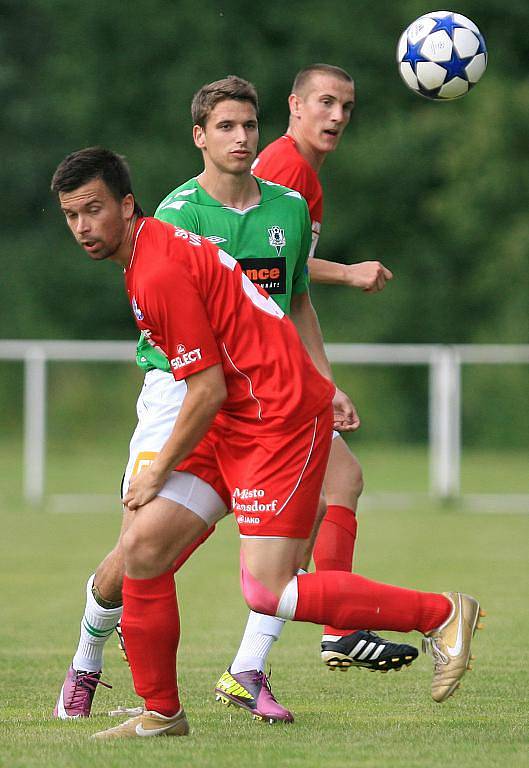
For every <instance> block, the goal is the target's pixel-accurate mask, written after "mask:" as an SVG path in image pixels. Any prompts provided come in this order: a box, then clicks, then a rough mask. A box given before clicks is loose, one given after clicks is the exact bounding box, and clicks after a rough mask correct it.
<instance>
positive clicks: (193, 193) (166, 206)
mask: <svg viewBox="0 0 529 768" xmlns="http://www.w3.org/2000/svg"><path fill="white" fill-rule="evenodd" d="M198 193H199V187H198V184H197V180H196V179H195V178H192V179H189V180H188V181H186V182H184V183H183V184H180V186H178V187H176V189H173V190H172V192H169V194H168V195H166V196H165V197H164V199H163V200H162V201H161V203H160V204H159V206H158V208H157V209H156V211H155V214H154V215H155V217H156V218H158V217H159V216H160V214H161V213H162V211H181V210H182V209H183V208H185V207H186V206H187V205H188V204H189V203H192V202H193V201H196V200H197V198H198Z"/></svg>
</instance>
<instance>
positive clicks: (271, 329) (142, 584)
mask: <svg viewBox="0 0 529 768" xmlns="http://www.w3.org/2000/svg"><path fill="white" fill-rule="evenodd" d="M52 189H53V190H54V191H56V192H57V194H58V197H59V201H60V205H61V209H62V211H63V212H64V215H65V218H66V221H67V224H68V226H69V228H70V230H71V232H72V234H73V235H74V237H75V239H76V241H77V242H78V243H79V244H80V245H81V247H82V248H83V249H84V251H85V252H86V253H87V254H88V256H89V257H90V258H91V259H93V260H95V261H102V260H105V259H111V260H112V261H115V262H116V263H117V264H119V265H121V266H122V267H123V268H124V272H125V282H126V286H127V292H128V295H129V299H130V303H131V306H132V310H133V313H134V317H135V320H136V324H137V326H138V328H140V329H141V330H142V331H144V332H147V333H148V334H149V335H150V338H152V341H153V343H155V344H156V345H158V346H159V347H160V349H162V350H163V351H164V353H165V354H166V355H167V358H168V359H169V360H170V361H171V368H172V373H173V376H174V378H175V380H177V381H178V380H185V382H186V385H187V392H186V395H185V397H184V400H183V403H182V407H181V410H180V412H179V415H178V417H177V419H176V422H175V424H174V428H173V431H172V432H171V434H170V436H169V438H168V440H167V442H166V443H165V445H164V446H163V448H162V449H161V451H160V452H159V453H158V455H157V456H156V458H155V459H154V460H153V461H152V463H151V464H150V465H149V466H148V467H146V468H145V469H144V470H143V471H141V472H140V473H139V474H138V475H136V476H135V477H134V478H132V480H131V482H130V484H129V489H128V492H127V494H126V495H125V497H124V504H125V505H127V506H128V508H129V509H130V510H132V511H134V512H135V514H134V516H133V519H132V521H131V523H130V525H129V527H128V529H127V530H126V531H125V533H124V535H123V538H122V547H123V552H124V557H125V577H124V583H123V602H124V612H123V632H124V636H125V640H126V644H127V650H128V655H129V661H130V665H131V670H132V675H133V679H134V684H135V688H136V691H137V693H138V694H139V695H140V696H142V697H143V698H144V700H145V709H144V711H143V712H142V713H141V714H139V715H137V716H135V717H133V718H130V719H129V720H127V721H126V722H124V723H122V724H121V725H119V726H117V727H115V728H111V729H108V730H106V731H102V732H99V733H98V734H95V735H96V736H97V737H98V738H124V737H135V738H138V737H139V738H141V737H152V736H163V735H167V736H171V735H172V736H183V735H186V734H187V733H188V731H189V726H188V723H187V719H186V716H185V713H184V710H183V708H182V706H181V703H180V699H179V693H178V686H177V681H176V671H175V656H176V649H177V646H178V640H179V624H178V610H177V606H176V597H175V586H174V575H173V568H172V564H173V562H174V561H175V560H176V559H177V558H178V557H179V556H180V555H181V554H182V552H183V551H184V550H185V548H186V547H187V546H188V545H189V544H190V543H191V542H192V541H194V540H195V539H196V538H197V537H198V536H199V535H201V534H202V533H203V532H204V527H205V523H204V521H203V520H202V519H201V518H200V517H199V516H198V515H196V514H194V513H193V512H191V511H190V510H188V509H186V508H185V507H183V506H182V505H180V504H177V503H175V502H173V501H171V500H169V499H167V498H164V497H161V496H159V495H158V491H159V490H160V489H161V488H162V487H163V485H164V483H165V482H166V481H167V479H168V478H169V477H170V476H171V475H172V474H173V473H174V470H175V468H177V469H178V470H179V471H188V472H192V473H193V474H195V475H196V476H198V477H202V478H203V479H206V480H207V481H208V482H213V480H214V477H213V475H214V476H215V478H216V479H217V485H216V487H217V488H218V490H219V493H220V494H221V495H222V497H223V498H224V499H225V500H228V499H230V498H231V500H232V505H233V507H234V509H235V511H236V514H237V522H238V525H239V530H240V535H241V587H242V591H243V594H244V597H245V599H246V602H247V603H248V605H249V606H250V608H252V609H253V610H257V611H261V612H263V613H266V614H269V615H275V616H279V617H281V618H283V619H290V620H294V621H311V622H315V623H318V624H323V623H332V624H333V625H334V626H337V627H344V626H350V625H351V624H356V625H357V626H370V627H373V628H374V629H394V630H397V631H404V632H407V631H410V630H412V629H416V630H419V631H421V632H423V634H425V635H426V638H427V642H428V644H429V645H430V647H431V649H432V651H433V654H434V658H435V660H436V661H435V668H434V678H433V683H432V696H433V697H434V699H435V700H436V701H444V700H445V699H446V698H448V696H450V695H451V694H452V693H453V691H454V690H455V689H456V688H457V686H458V685H459V682H460V679H461V677H462V676H463V674H464V672H465V671H466V669H467V665H468V663H469V659H470V644H471V639H472V636H473V634H474V631H475V629H476V627H477V624H478V619H479V615H480V607H479V603H478V602H477V601H476V600H475V599H474V598H471V597H469V596H467V595H463V594H461V593H457V592H449V593H444V594H436V593H427V592H419V591H417V590H410V589H402V588H399V587H394V586H389V585H385V584H381V583H378V582H374V581H370V580H368V579H364V578H363V577H361V576H357V575H355V574H352V573H345V572H343V571H320V572H316V573H313V574H307V573H303V574H298V568H299V565H300V563H301V562H302V561H303V558H304V556H305V552H306V547H307V540H308V538H309V536H310V533H311V530H312V527H313V524H314V520H315V516H316V509H317V505H318V498H319V493H320V487H321V483H322V481H323V476H324V473H325V468H326V465H327V459H328V453H329V448H330V440H331V436H330V428H331V425H332V424H333V421H334V420H335V418H334V417H333V410H332V408H331V399H332V397H333V394H334V387H333V386H332V384H331V383H330V382H329V381H328V380H327V379H325V378H324V377H323V376H321V374H319V373H318V371H317V370H316V368H315V367H314V366H313V364H312V362H311V360H310V358H309V357H308V354H307V352H306V351H305V349H304V348H303V345H302V343H301V341H300V339H299V337H298V335H297V332H296V330H295V328H294V326H293V324H292V323H291V321H290V320H289V319H288V318H287V317H286V316H285V315H284V313H283V311H282V310H281V309H280V308H279V307H278V305H277V304H276V303H275V302H274V300H273V299H272V298H271V297H270V296H268V295H267V294H266V293H265V292H264V291H262V290H261V289H260V288H259V287H257V286H254V285H253V283H251V281H250V280H249V279H248V278H247V277H246V275H244V274H243V272H242V270H241V268H240V265H238V264H237V262H236V261H235V259H233V258H232V257H231V256H229V255H228V254H226V253H224V252H223V251H221V250H219V249H218V248H217V247H216V246H214V245H213V244H211V243H208V242H207V241H206V240H205V239H203V238H201V237H200V236H198V235H195V234H191V233H189V232H186V231H185V230H181V229H178V228H175V227H173V226H171V225H169V224H166V223H164V222H160V221H157V220H155V219H150V218H145V217H143V216H142V215H141V211H140V209H139V208H138V206H137V204H136V203H135V199H134V196H133V193H132V189H131V185H130V178H129V175H128V170H127V168H126V166H125V164H124V162H123V160H122V158H120V157H119V156H117V155H115V154H114V153H112V152H109V151H108V150H104V149H100V148H91V149H87V150H81V151H79V152H76V153H73V154H72V155H69V156H68V157H66V158H65V159H64V160H63V162H62V163H61V164H60V165H59V167H58V168H57V170H56V172H55V174H54V177H53V181H52ZM285 459H286V460H285ZM176 474H178V471H177V472H176ZM219 479H220V482H219Z"/></svg>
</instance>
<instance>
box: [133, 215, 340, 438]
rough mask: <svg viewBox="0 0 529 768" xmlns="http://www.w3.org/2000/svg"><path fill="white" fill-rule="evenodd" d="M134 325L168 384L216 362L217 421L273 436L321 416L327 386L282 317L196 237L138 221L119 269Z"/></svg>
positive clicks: (230, 261)
mask: <svg viewBox="0 0 529 768" xmlns="http://www.w3.org/2000/svg"><path fill="white" fill-rule="evenodd" d="M125 281H126V286H127V292H128V295H129V301H130V303H131V305H132V310H133V313H134V316H135V319H136V324H137V326H138V328H139V329H140V330H141V331H143V334H144V336H145V338H147V339H148V340H149V342H150V343H151V344H153V345H155V346H158V347H160V348H161V349H162V351H163V352H164V354H165V355H166V356H167V358H168V360H169V361H170V364H171V370H172V372H173V375H174V377H175V379H176V380H182V379H185V378H186V377H187V376H190V375H192V374H193V373H197V372H198V371H201V370H204V369H206V368H209V367H211V366H212V365H216V364H221V365H222V369H223V372H224V377H225V379H226V387H227V392H228V395H227V399H226V401H225V402H224V404H223V406H222V408H221V410H220V412H219V415H218V417H217V420H218V423H220V424H224V425H229V426H230V428H231V429H233V430H235V431H238V432H245V433H251V434H255V433H256V432H255V431H256V428H259V429H262V428H264V429H267V430H269V431H278V430H281V429H284V428H285V425H288V426H289V428H290V427H293V426H295V425H298V424H301V423H303V422H306V421H308V420H309V419H311V418H313V417H314V416H316V415H317V414H319V413H320V412H321V411H322V410H323V409H324V408H325V407H326V406H327V405H328V403H329V402H330V400H331V399H332V397H333V395H334V390H335V388H334V385H333V384H332V383H331V382H330V381H329V380H328V379H326V378H324V377H323V376H321V374H320V373H319V372H318V371H317V370H316V368H315V367H314V365H313V363H312V361H311V360H310V358H309V356H308V354H307V352H306V351H305V348H304V346H303V344H302V342H301V341H300V338H299V336H298V333H297V331H296V328H295V326H294V325H293V323H292V322H291V320H290V319H289V318H288V317H287V316H286V315H285V314H284V313H283V310H282V309H280V307H279V306H278V305H277V304H276V303H275V301H274V300H273V299H272V298H271V297H270V296H269V295H268V294H267V293H266V292H265V291H263V290H262V289H261V288H259V287H258V286H255V285H254V284H253V283H252V281H251V280H250V279H249V278H248V277H247V276H246V275H245V274H244V273H243V272H242V270H241V267H240V265H239V264H238V263H237V261H236V260H235V259H234V258H233V257H232V256H229V255H228V254H227V253H225V252H224V251H222V250H220V249H219V248H217V247H216V246H215V245H213V244H212V243H210V242H209V241H208V240H207V239H205V238H202V237H200V236H199V235H196V234H193V233H190V232H187V231H186V230H183V229H179V228H177V227H174V226H172V225H170V224H166V223H165V222H162V221H158V220H157V219H152V218H143V219H139V220H138V222H137V224H136V228H135V244H134V250H133V253H132V257H131V261H130V264H129V266H128V268H127V269H126V270H125Z"/></svg>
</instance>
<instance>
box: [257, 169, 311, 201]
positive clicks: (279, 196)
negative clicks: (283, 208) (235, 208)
mask: <svg viewBox="0 0 529 768" xmlns="http://www.w3.org/2000/svg"><path fill="white" fill-rule="evenodd" d="M255 180H256V181H257V183H258V184H259V187H260V190H261V205H267V204H268V205H270V204H272V203H274V201H275V204H276V205H299V206H300V207H303V206H304V204H305V200H304V198H303V196H302V195H301V194H300V193H299V192H297V191H296V190H295V189H292V188H291V187H285V186H284V185H283V184H278V183H277V182H275V181H269V180H268V179H262V178H261V177H260V176H259V175H257V174H255ZM291 201H295V202H291Z"/></svg>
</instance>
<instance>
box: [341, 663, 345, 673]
mask: <svg viewBox="0 0 529 768" xmlns="http://www.w3.org/2000/svg"><path fill="white" fill-rule="evenodd" d="M340 672H347V667H346V666H345V664H344V665H343V666H341V667H340Z"/></svg>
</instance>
